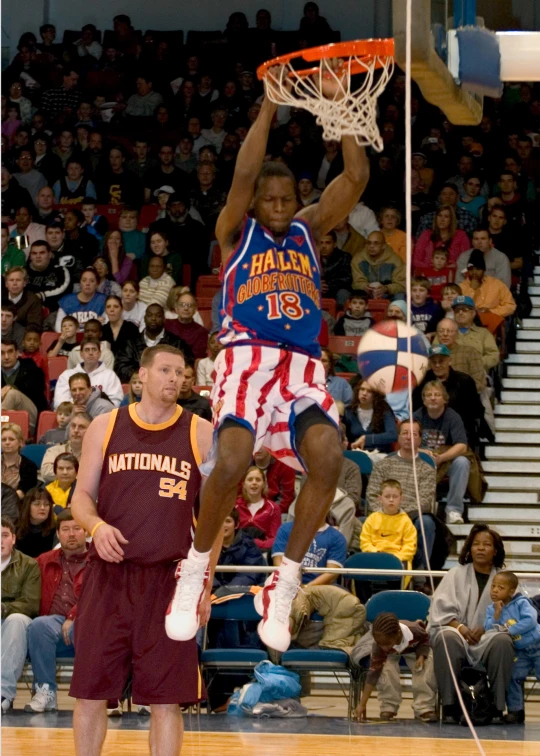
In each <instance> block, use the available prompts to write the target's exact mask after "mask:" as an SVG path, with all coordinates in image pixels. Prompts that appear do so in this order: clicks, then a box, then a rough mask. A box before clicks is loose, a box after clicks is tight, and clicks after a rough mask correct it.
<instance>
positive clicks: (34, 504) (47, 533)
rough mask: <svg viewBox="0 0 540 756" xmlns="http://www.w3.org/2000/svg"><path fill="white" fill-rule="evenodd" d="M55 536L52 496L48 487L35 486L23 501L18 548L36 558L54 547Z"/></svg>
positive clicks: (18, 531)
mask: <svg viewBox="0 0 540 756" xmlns="http://www.w3.org/2000/svg"><path fill="white" fill-rule="evenodd" d="M55 536H56V528H55V517H54V512H53V500H52V497H51V495H50V493H49V492H48V491H47V489H46V488H44V487H42V486H35V487H34V488H31V489H30V490H29V491H28V493H27V494H26V495H25V497H24V499H23V501H22V505H21V515H20V518H19V524H18V526H17V548H18V550H19V551H21V552H22V553H23V554H26V555H27V556H30V557H33V558H34V559H36V558H37V557H38V556H39V555H40V554H44V553H45V552H46V551H50V550H51V549H52V548H53V546H54V540H55Z"/></svg>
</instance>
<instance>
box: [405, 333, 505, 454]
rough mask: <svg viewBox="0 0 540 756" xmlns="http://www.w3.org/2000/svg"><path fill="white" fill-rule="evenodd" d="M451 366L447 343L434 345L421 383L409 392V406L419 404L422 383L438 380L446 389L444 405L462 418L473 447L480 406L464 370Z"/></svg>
mask: <svg viewBox="0 0 540 756" xmlns="http://www.w3.org/2000/svg"><path fill="white" fill-rule="evenodd" d="M451 365H452V355H451V353H450V350H449V349H448V347H447V346H445V345H444V344H437V345H435V346H432V347H431V349H430V350H429V370H428V372H427V373H426V375H425V377H424V380H423V381H422V383H421V384H420V385H419V386H417V387H416V388H415V390H414V391H413V409H414V411H416V410H418V409H420V408H421V407H422V390H423V388H424V386H425V385H426V384H427V383H429V382H430V381H435V380H439V381H441V383H442V384H443V386H444V387H445V389H446V391H447V392H448V397H449V401H448V406H449V407H450V408H451V409H453V410H454V411H455V412H457V413H458V415H459V416H460V417H461V419H462V420H463V425H464V426H465V431H466V432H467V439H468V442H469V446H470V447H472V448H474V447H475V446H476V445H477V443H478V432H477V428H478V426H479V424H480V423H481V422H482V420H483V419H484V408H483V406H482V403H481V402H480V397H479V395H478V391H477V390H476V384H475V382H474V381H473V379H472V378H471V377H470V376H469V375H467V374H466V373H461V372H460V371H459V370H454V368H453V367H452V366H451ZM490 435H491V434H490Z"/></svg>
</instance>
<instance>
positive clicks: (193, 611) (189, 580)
mask: <svg viewBox="0 0 540 756" xmlns="http://www.w3.org/2000/svg"><path fill="white" fill-rule="evenodd" d="M175 577H176V588H175V589H174V595H173V597H172V600H171V603H170V604H169V608H168V609H167V614H166V615H165V632H166V633H167V635H168V636H169V638H171V640H176V641H188V640H191V639H192V638H194V637H195V635H196V634H197V630H198V629H199V601H200V600H201V597H202V595H203V592H204V589H205V588H206V584H207V583H208V577H209V571H208V563H204V562H203V563H202V564H201V563H199V562H196V561H195V560H194V559H189V558H188V559H182V561H181V562H179V564H178V567H177V568H176V573H175Z"/></svg>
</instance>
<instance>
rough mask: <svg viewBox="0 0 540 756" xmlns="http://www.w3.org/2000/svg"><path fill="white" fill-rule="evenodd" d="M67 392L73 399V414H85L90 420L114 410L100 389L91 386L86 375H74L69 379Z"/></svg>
mask: <svg viewBox="0 0 540 756" xmlns="http://www.w3.org/2000/svg"><path fill="white" fill-rule="evenodd" d="M69 390H70V392H71V397H72V399H73V414H76V413H78V412H86V414H87V415H89V416H90V417H91V418H92V420H93V419H94V418H95V417H97V416H98V415H104V414H105V413H106V412H111V410H113V409H114V404H113V403H112V402H111V401H109V399H108V398H107V396H106V395H104V394H103V392H102V391H101V389H100V388H98V387H97V386H92V384H91V383H90V378H89V377H88V373H83V372H80V373H74V374H73V375H72V376H70V378H69Z"/></svg>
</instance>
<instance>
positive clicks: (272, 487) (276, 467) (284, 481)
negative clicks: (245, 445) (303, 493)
mask: <svg viewBox="0 0 540 756" xmlns="http://www.w3.org/2000/svg"><path fill="white" fill-rule="evenodd" d="M253 461H254V462H255V464H256V465H257V467H258V468H259V470H262V471H263V472H264V474H265V475H266V485H267V486H268V498H269V499H271V500H272V501H274V502H275V503H276V504H277V505H278V506H279V508H280V510H281V513H282V514H287V512H288V511H289V507H290V506H291V504H292V503H293V501H294V497H295V492H294V481H295V477H296V475H295V472H294V470H293V468H292V467H289V465H285V464H283V462H280V461H279V460H278V459H275V458H274V457H273V456H272V455H271V454H270V452H269V451H267V449H264V448H261V449H259V451H258V452H255V454H254V456H253Z"/></svg>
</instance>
